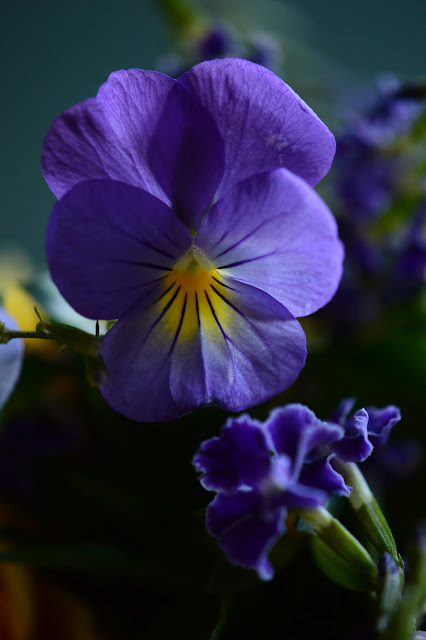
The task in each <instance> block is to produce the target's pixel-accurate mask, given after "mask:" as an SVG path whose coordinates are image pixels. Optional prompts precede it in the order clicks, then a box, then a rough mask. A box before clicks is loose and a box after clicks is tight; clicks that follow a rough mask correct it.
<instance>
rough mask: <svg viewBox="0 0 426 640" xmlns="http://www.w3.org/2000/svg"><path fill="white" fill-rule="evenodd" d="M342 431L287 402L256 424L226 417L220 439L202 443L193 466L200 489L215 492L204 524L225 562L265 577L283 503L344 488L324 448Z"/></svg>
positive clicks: (308, 502)
mask: <svg viewBox="0 0 426 640" xmlns="http://www.w3.org/2000/svg"><path fill="white" fill-rule="evenodd" d="M343 434H344V431H343V429H342V428H341V427H339V426H337V425H330V424H327V423H326V422H321V421H320V420H318V418H316V416H315V414H314V413H313V412H312V411H310V409H308V408H307V407H304V406H302V405H299V404H290V405H287V406H286V407H283V408H279V409H275V410H274V411H272V413H271V414H270V416H269V418H268V419H267V420H266V422H265V423H263V424H261V423H259V422H257V421H256V420H253V419H252V418H250V416H247V415H244V416H241V417H239V418H230V419H229V420H228V422H227V423H226V424H225V426H224V427H223V428H222V432H221V435H220V437H218V438H211V439H210V440H206V441H205V442H203V443H202V444H201V446H200V448H199V450H198V452H197V453H196V455H195V456H194V459H193V464H194V466H195V468H196V469H197V471H199V472H200V482H201V484H202V485H203V486H204V488H206V489H208V490H212V491H216V492H217V495H216V497H215V498H214V499H213V501H212V502H211V503H210V505H209V506H208V508H207V519H206V523H207V530H208V531H209V533H210V534H211V535H212V536H213V537H215V538H216V539H217V541H218V544H219V546H220V547H221V548H222V549H223V551H224V552H225V554H226V556H227V558H228V560H229V561H230V562H231V563H233V564H236V565H240V566H243V567H246V568H251V569H255V570H256V571H257V573H258V575H259V577H260V578H261V579H262V580H270V579H271V578H272V576H273V568H272V565H271V564H270V562H269V560H268V557H267V556H268V552H269V550H270V549H271V548H272V546H273V544H274V543H275V542H276V540H277V539H278V538H279V537H280V536H281V535H282V534H283V533H284V531H285V522H284V521H285V518H286V515H287V509H288V508H290V509H291V508H292V509H315V508H317V507H319V506H321V505H324V504H325V503H326V502H328V500H329V497H330V494H331V493H333V492H334V491H336V490H337V491H338V492H342V490H343V491H345V489H344V482H343V479H342V477H341V476H340V474H338V473H337V472H336V471H335V470H334V469H333V468H332V467H331V466H330V464H329V457H330V454H329V453H327V452H328V451H329V445H330V444H331V443H334V442H336V441H337V440H339V439H340V438H341V437H342V436H343ZM319 451H322V457H321V459H318V460H317V454H318V452H319Z"/></svg>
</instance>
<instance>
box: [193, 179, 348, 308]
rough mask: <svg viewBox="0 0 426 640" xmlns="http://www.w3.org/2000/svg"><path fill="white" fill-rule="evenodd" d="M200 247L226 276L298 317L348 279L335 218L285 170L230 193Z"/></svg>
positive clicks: (204, 229)
mask: <svg viewBox="0 0 426 640" xmlns="http://www.w3.org/2000/svg"><path fill="white" fill-rule="evenodd" d="M195 243H196V244H197V246H198V247H200V249H201V250H202V251H203V252H204V253H205V254H206V255H207V256H208V258H209V259H210V260H211V261H212V263H213V264H215V266H216V268H217V269H218V270H219V271H220V273H223V274H225V275H228V276H230V277H232V278H236V279H238V280H240V281H241V282H245V283H247V284H250V285H252V286H254V287H257V288H259V289H262V290H263V291H266V292H267V293H269V294H270V295H271V296H273V297H274V298H275V299H276V300H278V301H279V302H281V303H282V304H283V305H284V306H285V307H286V308H287V309H288V310H289V311H290V313H292V314H293V315H294V316H295V317H300V316H305V315H308V314H310V313H313V312H314V311H316V310H317V309H319V308H320V307H322V306H323V305H324V304H326V303H327V302H328V301H329V300H330V299H331V298H332V296H333V295H334V293H335V292H336V289H337V287H338V285H339V282H340V278H341V274H342V262H343V245H342V243H341V242H340V240H339V239H338V237H337V225H336V222H335V220H334V218H333V216H332V214H331V212H330V211H329V209H328V208H327V206H326V205H325V203H324V202H323V201H322V200H321V198H320V197H319V196H318V195H317V194H316V193H315V192H314V191H313V190H312V189H311V188H310V187H309V186H308V185H307V184H306V183H305V182H304V181H303V180H301V179H300V178H298V177H297V176H295V175H293V174H292V173H290V172H289V171H287V170H285V169H277V170H276V171H271V172H269V173H264V174H260V175H256V176H253V177H252V178H249V179H248V180H245V181H244V182H242V183H240V184H238V185H237V186H235V187H234V188H233V189H231V190H230V191H229V192H228V193H227V194H226V195H225V196H224V197H223V198H222V199H221V200H219V201H218V202H217V203H216V204H215V205H214V206H213V207H212V209H211V210H210V211H209V213H208V214H207V216H206V218H205V219H204V221H203V223H202V225H201V228H200V231H199V232H198V234H197V235H196V238H195Z"/></svg>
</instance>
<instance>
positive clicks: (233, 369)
mask: <svg viewBox="0 0 426 640" xmlns="http://www.w3.org/2000/svg"><path fill="white" fill-rule="evenodd" d="M171 278H172V276H171ZM228 280H229V279H228ZM228 280H227V282H228ZM234 284H235V286H233V285H234ZM162 286H163V287H166V288H165V289H164V290H163V293H161V290H159V291H160V294H159V295H158V296H156V297H155V296H154V295H153V297H152V302H150V303H149V304H148V305H147V304H146V303H144V304H143V305H142V304H141V305H138V306H135V307H134V308H133V309H132V310H130V311H129V312H128V313H127V314H125V315H124V316H123V317H122V318H120V320H119V321H118V323H117V324H116V325H115V326H114V327H113V328H112V329H111V330H110V331H109V332H108V334H107V335H106V337H105V338H104V341H103V345H102V356H103V358H104V360H105V364H106V367H107V371H108V375H109V379H108V382H107V383H106V384H105V385H103V387H102V394H103V395H104V397H105V398H106V399H107V401H108V402H109V404H110V405H111V406H112V407H113V408H114V409H116V410H117V411H119V412H120V413H124V414H125V415H126V416H128V417H130V418H133V419H135V420H141V421H151V420H152V421H157V420H172V419H175V418H177V417H179V416H181V415H184V414H185V413H188V412H189V411H193V410H194V409H197V408H199V407H202V406H206V405H209V404H215V405H219V406H221V407H223V408H225V409H228V410H230V411H241V410H244V409H246V408H248V407H250V406H253V405H255V404H258V403H259V402H263V401H264V400H266V399H267V398H270V397H271V396H273V395H275V394H277V393H279V392H281V391H283V390H284V389H286V388H287V387H288V386H289V385H290V384H291V383H292V382H293V381H294V380H295V379H296V377H297V376H298V374H299V372H300V370H301V369H302V367H303V365H304V362H305V357H306V346H305V335H304V333H303V330H302V328H301V326H300V325H299V323H298V322H297V321H296V320H295V319H294V318H293V316H291V314H290V313H289V312H288V311H287V310H286V309H285V308H284V307H283V306H282V305H280V304H279V303H278V302H276V301H275V300H273V299H272V298H271V297H270V296H268V295H267V294H265V293H263V292H261V291H258V290H257V289H254V288H252V287H249V286H247V285H243V284H241V283H234V282H233V281H232V280H229V284H226V283H225V280H223V281H222V284H221V283H218V282H217V283H216V286H215V287H214V288H213V287H211V286H207V285H206V289H204V290H201V291H200V292H198V291H194V290H188V291H185V290H184V288H183V285H182V286H178V284H177V281H174V283H173V282H172V283H171V284H170V285H169V282H168V281H164V283H163V284H162ZM220 286H222V289H223V291H224V292H225V293H224V294H221V293H220V291H219V289H220ZM216 287H217V288H216ZM159 291H157V293H159Z"/></svg>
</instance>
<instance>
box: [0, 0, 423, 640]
mask: <svg viewBox="0 0 426 640" xmlns="http://www.w3.org/2000/svg"><path fill="white" fill-rule="evenodd" d="M192 6H193V7H195V9H196V11H195V14H190V16H189V20H188V16H186V17H185V13H183V14H182V11H181V4H180V3H179V2H176V1H174V2H170V1H166V0H165V1H164V2H143V1H140V2H133V1H129V2H125V3H123V4H121V5H119V4H116V3H112V2H99V1H97V0H96V1H94V2H90V3H87V2H86V3H83V2H80V1H76V2H74V3H73V4H72V6H71V5H66V4H61V3H54V2H50V1H46V2H43V3H41V4H34V3H29V2H22V3H19V2H18V3H15V4H11V3H9V4H8V5H7V7H6V10H5V12H4V14H3V16H2V22H1V26H0V28H1V30H2V37H1V40H0V43H1V44H0V46H1V47H2V67H3V69H2V70H3V91H4V97H3V101H2V103H1V110H2V118H1V122H2V125H1V126H2V143H3V154H2V160H1V162H2V163H3V164H2V167H1V172H0V176H1V190H0V197H1V198H2V200H1V203H0V206H1V214H0V215H1V220H2V232H1V237H0V250H1V253H0V297H1V300H2V302H3V304H5V305H6V306H7V307H8V309H9V310H10V311H11V312H12V313H13V314H14V315H15V317H16V318H17V319H18V322H19V323H20V324H21V327H23V328H27V329H31V328H34V326H35V323H36V321H37V319H36V317H35V315H34V312H33V305H34V303H35V302H36V303H37V305H38V307H39V309H40V311H41V313H42V315H43V317H49V318H51V319H53V320H56V321H58V322H64V323H65V324H71V325H74V324H75V325H76V318H75V316H72V315H71V312H70V310H69V309H67V308H66V307H65V308H64V307H63V306H62V302H61V301H59V300H58V299H57V297H56V295H55V293H54V292H52V291H51V289H49V285H48V284H46V278H45V276H41V275H40V273H39V269H40V268H42V267H43V264H44V255H43V244H44V230H45V225H46V222H47V218H48V215H49V212H50V209H51V206H52V204H53V202H54V197H53V196H52V195H51V194H50V193H49V190H48V188H47V186H46V185H45V183H44V180H43V178H42V176H41V173H40V170H39V158H40V153H41V143H42V139H43V136H44V134H45V132H46V131H47V129H48V126H49V124H50V121H51V120H52V119H53V118H54V117H55V116H56V115H57V114H58V113H60V112H61V111H62V110H64V109H65V108H67V107H68V106H70V105H71V104H74V103H75V102H76V101H78V100H81V99H84V98H86V97H88V96H90V95H94V94H95V93H96V91H97V88H98V86H99V85H100V84H101V83H102V82H103V81H104V80H105V79H106V78H107V76H108V74H109V73H110V72H111V71H112V70H114V69H118V68H130V67H141V68H147V69H148V68H150V69H159V70H162V71H164V72H168V73H172V70H173V69H175V70H176V71H177V70H179V69H180V68H185V66H189V65H190V64H192V63H194V62H196V61H197V60H199V59H201V58H202V57H203V55H204V56H205V55H207V53H208V51H210V52H211V51H215V47H218V46H219V48H220V47H222V48H223V47H225V49H226V48H229V49H230V50H231V53H232V54H233V55H243V56H244V57H251V58H252V59H255V60H257V61H261V59H260V58H259V57H256V56H264V58H263V59H262V60H263V61H266V62H265V64H266V63H267V64H268V66H270V67H271V68H272V69H273V70H274V71H275V72H276V73H278V74H279V75H280V76H281V77H283V78H284V79H285V80H286V81H288V82H289V84H291V85H292V86H293V87H294V88H295V90H296V91H298V92H299V93H300V95H301V96H302V97H303V98H304V99H305V100H306V101H307V102H308V104H310V105H311V106H312V107H313V108H314V109H315V110H317V111H318V113H319V114H320V115H321V117H322V118H323V119H324V120H325V122H326V123H327V124H328V125H329V126H330V127H331V128H332V129H333V131H334V132H335V133H336V135H337V138H338V142H339V140H340V148H341V149H346V151H347V150H348V145H349V151H348V152H347V154H346V155H343V156H340V157H339V155H338V157H337V159H336V164H335V168H334V169H333V171H332V172H331V174H330V176H329V178H328V179H327V180H326V181H325V182H324V184H322V185H320V187H319V190H320V192H321V194H322V195H323V197H325V199H326V200H327V202H328V203H329V205H330V206H331V208H332V210H333V211H334V212H335V213H336V215H337V217H338V221H339V225H340V227H341V232H342V234H343V235H345V234H346V236H345V241H347V263H346V265H347V266H346V271H345V279H344V281H343V283H342V288H341V291H340V292H339V294H338V296H336V299H335V300H334V301H333V302H332V303H331V304H330V305H329V308H327V309H325V310H324V311H322V312H320V313H319V314H317V315H316V316H314V317H312V318H309V319H307V320H306V321H304V323H303V325H304V328H305V330H306V333H307V336H308V346H309V356H308V360H307V365H306V367H305V369H304V370H303V371H302V373H301V375H300V378H299V380H298V381H297V382H296V384H295V385H293V387H292V388H291V389H289V390H287V391H286V392H285V393H283V394H282V395H281V396H279V397H276V398H273V399H272V400H271V401H270V402H268V403H266V404H265V405H262V406H260V407H257V408H255V409H253V410H252V411H250V413H251V415H253V416H254V417H258V418H261V419H264V418H266V416H267V415H268V412H269V410H270V409H271V408H272V407H274V406H277V405H280V404H283V403H287V402H302V403H304V404H307V405H309V406H310V407H311V408H312V409H313V410H314V411H315V413H316V414H317V415H318V417H321V418H324V419H325V418H326V417H327V415H328V414H329V413H330V412H331V410H332V409H334V408H335V407H336V406H337V404H338V403H339V401H340V400H341V398H343V397H347V396H355V397H356V398H357V401H356V407H357V408H358V407H361V406H368V405H375V406H384V405H387V404H396V405H398V406H400V408H401V412H402V422H401V423H400V424H399V425H398V426H397V427H396V429H395V433H394V434H392V437H391V440H390V444H389V447H388V448H387V449H386V451H384V450H383V451H379V452H376V453H375V454H374V456H373V457H372V459H371V460H369V461H368V464H367V463H366V465H365V469H366V474H367V475H368V477H369V479H370V481H371V484H372V487H373V488H374V490H375V491H376V495H377V497H378V499H379V500H380V501H381V504H382V505H383V508H384V510H385V513H386V515H387V517H388V519H389V523H390V525H391V528H392V530H393V531H394V534H395V537H396V539H397V542H398V545H399V547H400V550H401V551H404V548H406V547H407V545H408V542H409V539H410V535H411V533H412V531H413V527H414V525H415V524H416V523H417V522H419V521H420V520H421V519H422V518H424V517H425V509H424V495H423V493H424V487H425V482H426V473H425V465H424V450H425V446H426V432H425V427H424V418H423V415H424V395H425V391H426V385H425V381H426V329H425V327H426V322H425V319H426V301H425V295H426V294H425V287H424V280H423V279H422V278H424V276H422V275H420V278H419V277H418V266H417V265H418V264H420V269H421V268H422V265H424V252H425V247H424V243H423V244H421V242H423V241H422V238H423V239H424V233H425V230H424V228H423V227H422V225H424V224H425V223H424V207H425V204H424V203H425V195H426V194H425V185H424V157H425V153H424V151H425V142H426V127H425V116H424V84H422V82H423V83H424V79H423V81H420V83H419V78H420V77H421V74H422V73H424V59H423V60H422V50H423V21H422V7H421V3H419V2H415V1H414V0H410V1H407V2H405V3H404V4H403V5H402V4H401V3H400V2H384V1H383V0H378V1H377V2H375V3H373V4H372V3H367V1H366V0H365V1H364V0H363V1H362V2H358V3H356V6H355V5H353V6H349V5H348V4H346V3H341V2H340V3H339V2H337V1H336V2H335V1H329V2H327V3H317V2H314V0H303V1H302V0H299V2H298V3H297V6H296V4H295V3H294V4H286V3H282V2H279V1H278V0H277V1H274V0H269V1H268V2H260V0H258V1H256V0H251V1H250V2H249V1H243V0H241V1H236V0H234V1H233V2H232V3H230V2H225V1H222V0H214V1H213V0H198V2H195V0H194V2H193V3H192ZM176 8H177V9H176ZM172 9H174V11H172ZM208 29H210V31H209V34H210V35H211V30H212V29H214V30H215V38H214V39H213V40H211V39H210V40H208V41H207V40H206V37H205V36H206V33H207V31H208ZM206 30H207V31H206ZM217 30H218V31H219V35H220V37H219V39H218V38H217V37H216V35H217ZM207 45H208V46H207ZM206 47H207V48H206ZM209 47H210V49H209ZM211 47H213V49H212V48H211ZM226 50H227V49H226ZM216 51H217V48H216ZM206 52H207V53H206ZM384 72H392V73H394V74H395V76H396V77H398V78H399V81H400V84H399V83H398V81H395V82H396V83H397V84H392V82H394V80H392V82H391V85H392V86H391V89H383V80H381V81H380V82H379V83H377V78H378V77H379V76H380V77H381V78H383V77H385V76H383V73H384ZM380 83H381V84H380ZM385 84H386V83H385ZM388 86H389V84H386V87H388ZM366 87H368V89H366ZM380 87H382V89H380ZM406 87H411V88H412V87H415V91H414V93H415V96H414V98H413V96H412V95H411V96H410V95H409V96H408V101H409V105H413V104H414V110H415V113H414V115H410V116H407V117H405V116H404V118H405V119H404V123H405V125H404V126H403V127H402V129H400V128H398V127H399V126H400V124H399V123H400V120H398V119H397V121H395V120H393V119H392V118H393V114H394V106H395V100H396V102H397V110H398V108H399V105H400V102H398V100H399V99H400V97H401V96H400V94H399V93H398V92H401V91H402V90H405V89H406ZM403 99H404V100H405V98H404V96H403ZM405 104H406V102H404V105H405ZM372 105H373V107H374V108H373V107H372ZM374 105H375V106H374ZM378 106H380V109H381V110H380V109H379V112H378V113H377V108H378ZM404 108H405V107H404ZM374 109H376V111H375V110H374ZM410 109H411V107H410ZM416 110H417V111H416ZM398 113H399V111H398ZM389 114H391V115H392V118H391V117H390V116H389ZM388 116H389V117H388ZM407 118H408V120H407ZM407 122H408V124H407ZM384 125H386V126H384ZM386 127H387V129H386ZM404 127H405V128H404ZM366 129H368V131H369V132H371V130H373V133H374V132H375V133H374V135H373V136H371V135H370V136H369V137H368V136H367V134H366ZM384 129H386V131H388V130H390V131H391V133H392V135H391V136H390V138H389V136H388V137H386V135H385V136H384V137H383V135H381V136H377V135H376V133H377V131H378V130H379V131H380V132H381V134H382V133H383V130H384ZM351 145H352V146H351ZM360 148H361V149H362V154H364V155H362V159H363V160H362V161H363V162H365V161H366V160H365V158H367V159H368V162H371V163H372V165H371V166H373V167H377V166H379V168H380V172H379V174H380V180H378V182H377V181H376V182H374V181H373V182H372V183H370V182H368V181H366V180H365V179H364V178H363V177H361V181H360V183H361V184H362V185H365V184H368V185H369V190H368V192H367V194H365V193H363V195H365V197H366V198H368V202H369V203H371V202H372V201H373V200H374V203H376V202H377V200H376V199H375V196H376V194H377V190H378V188H379V187H380V194H381V195H383V193H384V195H385V196H386V198H385V199H384V200H380V203H381V204H379V205H377V206H376V205H374V206H373V205H371V206H370V207H369V208H368V207H367V209H368V211H367V214H366V213H365V210H364V209H363V210H362V211H361V209H360V206H359V202H358V201H356V202H355V203H354V199H353V198H351V197H350V195H349V197H348V193H347V190H345V189H344V188H342V180H344V175H345V171H349V174H350V175H351V176H353V175H354V171H356V168H357V167H359V166H360V160H359V158H360V155H359V154H360ZM351 163H352V164H351ZM384 166H385V167H386V171H388V168H389V167H391V172H390V173H389V174H388V173H386V180H385V181H384V180H383V172H382V168H383V167H384ZM369 175H370V176H371V175H374V176H376V175H377V174H376V173H375V172H370V174H369ZM342 176H343V177H342ZM389 176H390V177H389ZM388 178H389V179H388ZM339 181H340V182H339ZM339 185H340V186H339ZM372 194H373V195H374V198H373V195H372ZM371 198H373V200H372V199H371ZM422 212H423V213H422ZM417 220H420V222H419V223H418V224H417V222H416V221H417ZM416 225H417V226H416ZM354 238H356V240H357V242H353V239H354ZM413 238H414V241H415V242H414V241H413V242H412V240H413ZM417 241H419V246H420V249H418V247H417V244H416V243H417ZM410 243H411V244H410ZM413 243H414V244H413ZM11 245H12V250H11V249H10V247H11ZM13 246H14V247H15V249H13ZM16 247H17V249H16ZM422 247H423V248H422ZM422 251H423V253H422ZM407 252H408V253H407ZM372 253H373V254H374V255H373V257H374V258H377V256H378V257H379V258H380V260H379V262H377V261H374V260H373V267H372V266H371V264H372V263H371V261H370V258H371V255H372ZM406 255H408V256H409V258H410V260H409V261H408V263H407V260H406V261H405V262H404V263H402V262H401V260H403V259H406ZM366 256H367V257H368V259H367V258H366ZM413 256H414V258H413V260H414V263H413V260H412V259H411V258H412V257H413ZM418 256H420V257H419V258H418ZM422 260H423V262H422ZM366 264H367V266H368V268H366ZM402 264H403V265H407V264H409V266H410V268H409V269H408V267H407V268H406V267H404V269H405V271H404V270H403V269H402V266H401V265H402ZM413 264H414V267H413V266H412V265H413ZM34 265H35V266H34ZM423 268H424V266H423ZM402 271H403V272H404V274H406V277H405V276H404V279H403V282H401V279H400V278H398V277H397V276H398V274H401V272H402ZM423 273H424V272H421V274H423ZM407 283H408V284H409V286H408V287H407V286H406V285H407ZM18 316H19V317H18ZM76 326H77V325H76ZM81 326H82V328H84V329H86V330H89V331H92V332H94V326H93V324H92V325H87V324H85V323H83V325H81ZM42 342H43V344H41V345H40V344H38V345H37V346H36V348H34V344H35V342H34V341H33V342H32V343H31V344H28V345H27V357H26V359H25V364H24V369H23V373H22V377H21V380H20V382H19V384H18V387H17V389H16V391H15V393H14V395H13V396H12V398H11V399H10V401H9V402H8V404H7V406H6V407H5V409H4V411H3V414H2V422H1V427H2V429H1V433H0V559H2V560H3V562H2V563H0V638H2V639H3V638H5V639H6V640H9V639H10V640H30V639H33V638H34V639H36V640H38V639H39V638H40V640H49V639H50V638H52V639H53V638H63V639H65V640H67V639H68V637H69V638H70V640H72V639H74V638H75V640H78V639H81V640H83V639H84V640H92V639H93V640H95V639H101V638H105V639H112V640H114V639H117V640H118V639H120V640H124V639H125V640H132V639H133V638H135V639H140V638H144V639H145V638H146V639H147V640H151V639H152V640H155V639H159V638H165V637H169V636H170V635H172V634H173V635H177V634H179V635H183V636H184V637H185V638H188V640H191V639H192V638H193V639H194V640H195V639H197V640H199V639H202V638H206V639H208V638H212V639H213V638H215V639H216V640H217V639H218V638H219V637H220V638H223V639H224V640H225V639H227V638H235V637H243V635H244V636H245V637H248V638H251V637H258V636H261V637H264V638H269V637H272V635H273V634H274V636H275V634H276V633H281V634H284V637H288V638H293V637H294V638H296V637H297V638H303V637H310V636H311V635H312V636H314V637H316V638H330V639H333V638H336V639H339V640H341V639H342V638H348V639H351V640H355V639H356V638H363V639H367V640H368V638H369V637H374V635H373V634H372V631H371V606H370V604H371V603H369V601H368V599H367V598H366V597H365V595H363V594H358V593H356V592H353V591H347V590H344V589H341V588H339V587H338V586H336V585H334V584H333V583H332V582H331V581H330V580H328V579H327V578H326V577H324V576H323V575H322V573H321V572H320V571H319V570H318V569H317V568H316V566H315V563H314V562H313V560H312V557H311V555H310V554H309V553H307V550H308V546H309V545H308V542H309V535H308V534H307V533H306V532H303V531H298V530H297V527H296V523H295V522H292V521H291V520H290V521H289V522H288V526H289V533H288V534H287V535H286V536H285V537H284V538H283V539H282V540H281V541H280V542H279V543H278V544H277V545H276V547H275V548H274V550H273V553H272V560H273V563H274V566H275V567H276V568H277V575H276V578H275V579H274V580H273V581H272V582H271V583H269V584H261V583H260V582H259V581H258V579H257V578H256V576H255V575H254V574H252V572H249V571H244V570H241V569H237V568H235V567H231V566H230V565H228V564H227V563H226V561H225V559H224V557H223V555H222V553H221V552H220V550H219V549H218V548H217V546H216V544H215V542H214V540H212V539H210V538H209V537H208V535H207V533H206V532H205V527H204V509H205V506H206V504H207V502H208V501H209V499H210V497H211V496H210V495H209V494H207V493H206V492H205V491H203V490H202V489H201V487H200V486H199V485H198V482H197V480H196V477H195V473H194V471H193V468H192V466H191V459H192V456H193V454H194V453H195V451H196V449H197V447H198V445H199V444H200V442H201V441H202V440H204V439H206V438H208V437H210V436H212V435H216V434H218V432H219V429H220V426H221V425H222V424H223V423H224V421H225V419H226V414H225V413H224V412H222V411H220V410H218V409H215V408H208V409H204V410H201V411H198V412H196V413H193V414H191V415H189V416H186V417H185V418H182V419H180V420H178V421H176V422H174V423H168V424H139V423H136V422H132V421H129V420H126V419H125V418H123V417H122V416H119V415H118V414H115V413H114V412H113V411H112V410H111V409H110V408H109V407H108V406H107V405H106V403H105V402H104V401H103V400H102V398H101V397H100V395H99V393H98V391H97V390H96V388H93V387H91V386H90V385H88V384H87V381H86V370H85V366H84V362H83V359H82V357H81V356H80V355H77V354H75V353H73V352H72V351H70V350H65V351H62V350H58V349H57V347H56V346H54V345H52V344H51V343H49V342H46V341H42ZM335 508H336V510H337V511H338V512H339V513H340V515H341V517H342V519H343V521H344V522H346V523H347V524H348V525H349V526H350V527H355V526H356V525H355V524H354V523H353V522H352V521H351V514H350V513H348V512H347V510H346V507H345V505H344V504H343V502H342V501H337V502H336V505H335ZM49 634H50V635H49ZM369 634H370V635H369Z"/></svg>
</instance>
